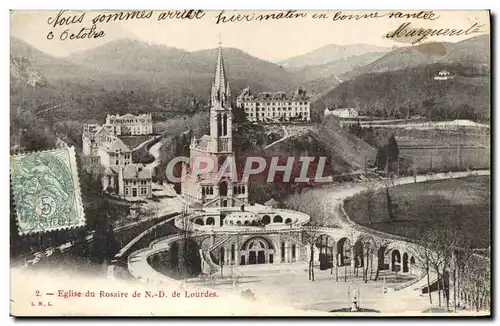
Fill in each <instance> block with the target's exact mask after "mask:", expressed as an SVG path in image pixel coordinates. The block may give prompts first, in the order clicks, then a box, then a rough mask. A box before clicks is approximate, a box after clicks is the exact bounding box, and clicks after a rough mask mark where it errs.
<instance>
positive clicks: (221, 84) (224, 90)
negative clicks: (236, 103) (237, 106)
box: [212, 35, 231, 108]
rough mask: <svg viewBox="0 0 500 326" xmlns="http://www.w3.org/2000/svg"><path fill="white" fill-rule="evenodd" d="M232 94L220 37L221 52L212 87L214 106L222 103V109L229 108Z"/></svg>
mask: <svg viewBox="0 0 500 326" xmlns="http://www.w3.org/2000/svg"><path fill="white" fill-rule="evenodd" d="M230 97H231V92H230V90H229V83H228V81H227V80H226V71H225V67H224V56H223V55H222V42H221V41H220V35H219V52H218V55H217V67H216V68H215V79H214V83H213V85H212V104H215V103H216V102H219V103H220V106H221V107H222V108H227V107H229V104H230Z"/></svg>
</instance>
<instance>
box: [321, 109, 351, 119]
mask: <svg viewBox="0 0 500 326" xmlns="http://www.w3.org/2000/svg"><path fill="white" fill-rule="evenodd" d="M330 114H331V115H334V116H336V117H339V118H342V119H354V118H357V117H358V116H359V112H358V110H356V109H354V108H345V109H335V110H331V111H330V110H328V108H326V109H325V116H327V115H330Z"/></svg>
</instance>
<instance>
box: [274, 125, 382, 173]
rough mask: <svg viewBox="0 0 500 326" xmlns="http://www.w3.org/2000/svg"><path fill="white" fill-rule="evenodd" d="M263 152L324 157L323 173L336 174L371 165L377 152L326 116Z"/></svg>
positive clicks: (285, 155) (286, 155)
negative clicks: (296, 134) (319, 121)
mask: <svg viewBox="0 0 500 326" xmlns="http://www.w3.org/2000/svg"><path fill="white" fill-rule="evenodd" d="M266 154H268V155H274V156H276V155H279V156H281V157H301V156H304V157H306V156H311V157H322V156H323V157H326V165H325V175H327V174H329V175H332V174H333V175H336V174H342V173H349V172H353V171H359V170H363V169H364V168H365V167H369V166H371V165H373V163H374V162H375V156H376V154H377V151H376V149H375V148H374V147H372V146H371V145H369V144H368V143H366V142H364V141H363V140H361V139H359V138H358V137H356V136H355V135H353V134H351V133H350V132H349V131H347V130H346V129H344V128H342V127H341V126H340V124H339V122H338V121H337V120H336V119H335V118H334V117H332V116H329V117H326V118H325V119H323V121H322V122H321V123H320V124H318V125H317V126H314V127H312V128H310V130H309V131H308V132H305V133H304V132H303V133H300V136H298V137H291V138H290V139H288V140H285V141H283V142H281V143H279V144H278V145H276V146H273V147H272V148H270V149H269V150H266Z"/></svg>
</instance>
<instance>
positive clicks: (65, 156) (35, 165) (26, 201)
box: [10, 147, 85, 235]
mask: <svg viewBox="0 0 500 326" xmlns="http://www.w3.org/2000/svg"><path fill="white" fill-rule="evenodd" d="M10 178H11V185H12V192H13V196H14V202H15V207H16V214H17V222H18V231H19V234H21V235H26V234H30V233H38V232H49V231H54V230H61V229H68V228H75V227H80V226H83V225H85V216H84V212H83V206H82V198H81V194H80V183H79V180H78V170H77V165H76V158H75V151H74V149H73V148H72V147H71V148H68V147H67V148H61V149H54V150H49V151H43V152H33V153H27V154H19V155H13V156H11V159H10Z"/></svg>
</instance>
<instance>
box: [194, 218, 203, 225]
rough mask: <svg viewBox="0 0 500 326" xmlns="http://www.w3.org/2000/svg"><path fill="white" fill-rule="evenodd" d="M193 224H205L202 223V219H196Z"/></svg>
mask: <svg viewBox="0 0 500 326" xmlns="http://www.w3.org/2000/svg"><path fill="white" fill-rule="evenodd" d="M194 223H195V224H198V225H204V224H205V223H203V219H202V218H200V217H199V218H197V219H196V220H195V221H194Z"/></svg>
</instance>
